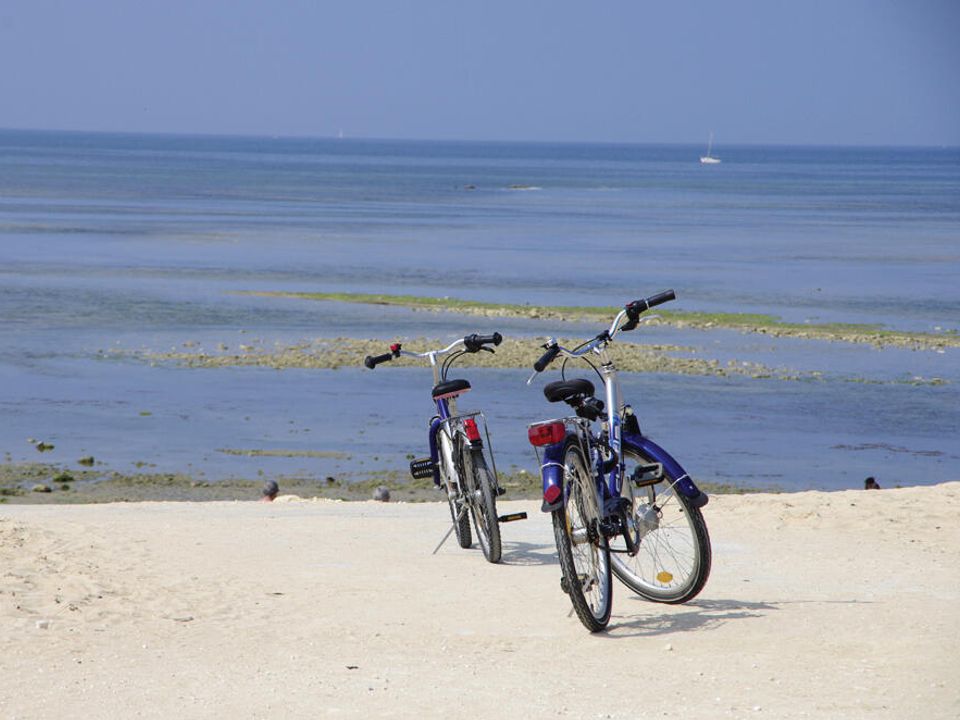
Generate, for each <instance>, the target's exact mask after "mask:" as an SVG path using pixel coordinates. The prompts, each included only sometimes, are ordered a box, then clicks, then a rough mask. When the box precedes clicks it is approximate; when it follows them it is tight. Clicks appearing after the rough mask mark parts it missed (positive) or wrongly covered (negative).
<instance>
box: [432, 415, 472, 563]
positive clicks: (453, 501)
mask: <svg viewBox="0 0 960 720" xmlns="http://www.w3.org/2000/svg"><path fill="white" fill-rule="evenodd" d="M437 439H438V441H439V443H440V461H439V462H440V480H441V483H442V485H443V491H444V492H445V493H447V504H448V505H449V506H450V520H451V521H452V522H453V527H454V530H455V531H456V533H457V542H458V543H459V544H460V547H462V548H465V549H466V548H469V547H470V546H471V545H473V536H472V535H471V534H470V513H469V512H468V510H467V504H466V502H465V501H464V497H463V493H462V492H461V485H460V478H459V477H458V473H457V468H458V467H459V468H462V463H461V462H459V458H458V455H459V453H460V450H459V448H458V447H456V446H455V445H454V442H453V439H452V438H451V437H450V435H449V434H448V433H447V431H446V430H441V431H440V432H438V433H437Z"/></svg>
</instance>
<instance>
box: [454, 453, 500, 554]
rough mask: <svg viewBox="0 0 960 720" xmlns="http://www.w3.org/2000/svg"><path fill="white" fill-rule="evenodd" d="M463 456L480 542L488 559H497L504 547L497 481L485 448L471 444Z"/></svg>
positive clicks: (464, 472) (475, 528)
mask: <svg viewBox="0 0 960 720" xmlns="http://www.w3.org/2000/svg"><path fill="white" fill-rule="evenodd" d="M461 457H462V458H463V461H464V468H463V478H464V480H465V485H466V493H467V497H468V498H469V500H468V502H469V504H470V513H471V515H472V516H473V530H474V533H475V534H476V536H477V542H479V543H480V549H481V550H482V551H483V556H484V557H485V558H486V559H487V560H488V561H489V562H492V563H498V562H500V557H501V554H502V547H501V542H500V521H499V520H498V518H497V497H496V492H495V490H494V488H495V487H496V482H495V480H494V478H493V474H492V473H491V472H490V468H489V467H488V466H487V461H486V459H485V458H484V457H483V451H482V450H480V449H479V448H469V447H468V448H465V449H463V450H462V451H461Z"/></svg>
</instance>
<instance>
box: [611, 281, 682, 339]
mask: <svg viewBox="0 0 960 720" xmlns="http://www.w3.org/2000/svg"><path fill="white" fill-rule="evenodd" d="M676 299H677V294H676V293H675V292H674V291H673V290H664V291H663V292H661V293H657V294H656V295H651V296H650V297H648V298H644V299H642V300H634V301H633V302H632V303H627V315H628V316H629V317H630V320H631V322H629V323H627V324H626V325H624V326H623V328H621V329H622V330H633V328H635V327H636V326H637V318H638V317H640V313H642V312H646V311H647V310H649V309H650V308H652V307H656V306H657V305H663V303H665V302H670V301H671V300H676Z"/></svg>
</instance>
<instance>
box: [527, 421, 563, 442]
mask: <svg viewBox="0 0 960 720" xmlns="http://www.w3.org/2000/svg"><path fill="white" fill-rule="evenodd" d="M566 434H567V430H566V428H565V427H564V426H563V421H562V420H554V421H553V422H548V423H541V424H540V425H531V426H530V427H529V428H528V429H527V437H528V438H529V439H530V444H531V445H534V446H537V447H539V446H540V445H553V444H555V443H558V442H561V441H562V440H563V438H564V436H565V435H566Z"/></svg>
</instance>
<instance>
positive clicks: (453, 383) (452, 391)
mask: <svg viewBox="0 0 960 720" xmlns="http://www.w3.org/2000/svg"><path fill="white" fill-rule="evenodd" d="M469 389H470V383H468V382H467V381H466V380H444V381H443V382H442V383H440V384H439V385H436V386H434V388H433V399H434V400H440V399H441V398H451V397H456V396H457V395H460V394H462V393H465V392H466V391H467V390H469Z"/></svg>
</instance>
